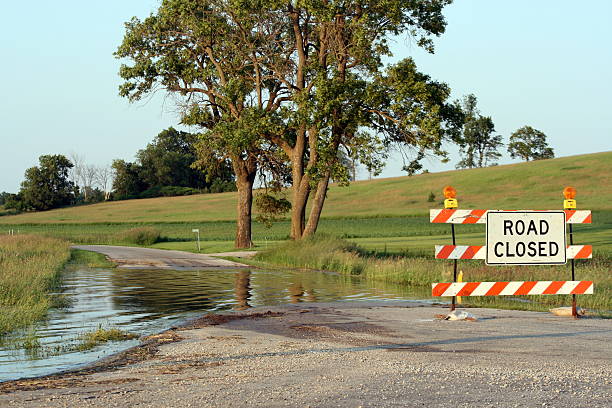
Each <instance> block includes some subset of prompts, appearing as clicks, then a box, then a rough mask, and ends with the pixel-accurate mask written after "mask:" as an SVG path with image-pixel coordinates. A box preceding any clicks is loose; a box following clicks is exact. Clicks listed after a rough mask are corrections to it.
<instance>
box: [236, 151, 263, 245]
mask: <svg viewBox="0 0 612 408" xmlns="http://www.w3.org/2000/svg"><path fill="white" fill-rule="evenodd" d="M232 165H233V167H234V172H235V174H236V187H237V188H238V203H237V206H236V210H237V212H238V216H237V219H236V220H237V222H236V240H235V241H234V246H235V247H236V248H251V247H252V246H253V241H252V240H251V211H252V210H251V209H252V207H253V184H254V182H255V175H256V173H257V165H256V164H255V162H254V160H251V159H247V160H243V159H241V158H235V159H233V160H232Z"/></svg>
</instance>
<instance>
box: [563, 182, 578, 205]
mask: <svg viewBox="0 0 612 408" xmlns="http://www.w3.org/2000/svg"><path fill="white" fill-rule="evenodd" d="M563 197H565V200H563V209H565V210H575V209H576V200H574V198H575V197H576V189H575V188H574V187H565V188H564V189H563Z"/></svg>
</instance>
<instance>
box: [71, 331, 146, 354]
mask: <svg viewBox="0 0 612 408" xmlns="http://www.w3.org/2000/svg"><path fill="white" fill-rule="evenodd" d="M135 338H138V336H137V335H135V334H133V333H128V332H125V331H123V330H120V329H117V328H108V329H107V328H104V327H98V328H97V329H96V330H92V331H89V332H86V333H83V334H82V335H81V336H80V337H79V339H78V341H77V342H76V344H75V345H74V346H73V347H72V349H73V350H77V351H86V350H91V349H92V348H94V347H96V346H99V345H100V344H104V343H108V342H109V341H125V340H132V339H135Z"/></svg>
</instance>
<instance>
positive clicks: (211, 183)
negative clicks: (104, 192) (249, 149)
mask: <svg viewBox="0 0 612 408" xmlns="http://www.w3.org/2000/svg"><path fill="white" fill-rule="evenodd" d="M197 142H198V136H197V135H195V134H193V133H188V132H183V131H178V130H176V129H174V128H172V127H171V128H169V129H166V130H164V131H162V132H160V133H159V134H158V135H157V136H156V137H155V140H154V141H153V143H149V144H148V145H147V147H146V148H145V149H142V150H139V151H138V153H137V155H136V157H137V161H136V162H135V163H129V162H126V161H124V160H115V161H113V164H112V168H113V171H114V173H115V179H114V182H113V190H114V192H115V194H114V198H115V199H116V200H123V199H130V198H153V197H170V196H182V195H192V194H200V193H209V192H214V193H219V192H224V191H235V190H236V187H235V184H234V181H233V175H232V172H231V167H230V165H229V163H228V162H227V161H218V160H217V161H216V163H217V166H216V167H215V168H214V169H212V168H201V167H198V166H196V160H197V159H198V150H197V148H196V143H197Z"/></svg>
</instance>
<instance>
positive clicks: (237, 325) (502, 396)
mask: <svg viewBox="0 0 612 408" xmlns="http://www.w3.org/2000/svg"><path fill="white" fill-rule="evenodd" d="M267 311H271V312H270V313H262V312H267ZM444 312H445V309H442V308H440V307H432V306H426V305H418V304H414V303H407V302H386V303H382V302H379V303H365V302H352V303H348V302H347V303H331V304H304V306H301V305H296V306H287V307H278V308H259V309H252V310H251V311H249V312H243V313H240V314H232V315H229V316H230V317H224V316H221V317H218V316H216V317H215V316H207V317H204V318H202V319H201V321H199V322H194V323H192V324H191V325H190V326H186V327H184V328H179V329H177V330H171V331H169V332H167V333H170V332H171V333H172V336H171V337H173V338H174V339H175V340H176V339H179V340H178V341H175V342H168V343H167V344H163V342H161V343H162V344H161V345H159V347H158V348H157V349H156V352H155V353H152V354H151V355H149V356H148V357H146V358H144V359H140V361H138V359H134V360H133V361H132V362H127V363H126V364H123V365H120V366H119V367H118V368H113V369H110V368H108V369H106V370H103V371H99V372H94V373H89V374H83V373H81V374H67V375H64V376H56V377H52V378H50V379H44V378H43V379H37V380H25V381H21V382H11V383H4V384H0V406H3V407H4V406H7V407H73V406H78V407H192V406H193V407H195V406H197V407H253V406H256V407H285V406H289V407H421V406H422V407H536V406H537V407H547V406H548V407H610V406H612V372H611V364H610V363H611V359H612V327H611V323H612V321H610V320H604V319H597V318H583V319H579V320H573V319H571V318H560V317H555V316H552V315H550V314H548V313H538V312H519V311H507V310H493V309H470V312H472V313H473V314H474V315H476V316H477V317H478V320H477V321H473V322H472V321H446V320H439V319H438V318H436V317H435V316H436V315H438V314H441V313H444ZM168 341H170V340H168Z"/></svg>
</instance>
